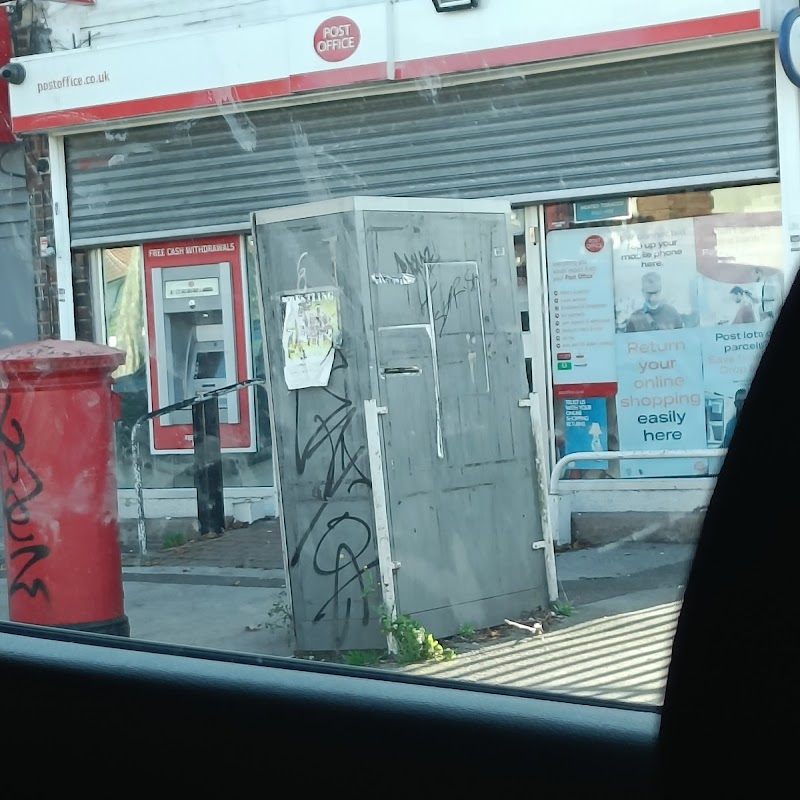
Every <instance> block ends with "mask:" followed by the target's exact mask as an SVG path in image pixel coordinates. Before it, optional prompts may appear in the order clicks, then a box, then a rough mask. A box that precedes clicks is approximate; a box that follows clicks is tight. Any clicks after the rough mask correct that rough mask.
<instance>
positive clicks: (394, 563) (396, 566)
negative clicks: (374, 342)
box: [392, 561, 401, 570]
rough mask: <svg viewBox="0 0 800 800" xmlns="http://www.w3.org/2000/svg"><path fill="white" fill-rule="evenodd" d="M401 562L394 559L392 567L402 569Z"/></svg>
mask: <svg viewBox="0 0 800 800" xmlns="http://www.w3.org/2000/svg"><path fill="white" fill-rule="evenodd" d="M400 566H401V564H400V562H399V561H392V569H394V570H397V569H400Z"/></svg>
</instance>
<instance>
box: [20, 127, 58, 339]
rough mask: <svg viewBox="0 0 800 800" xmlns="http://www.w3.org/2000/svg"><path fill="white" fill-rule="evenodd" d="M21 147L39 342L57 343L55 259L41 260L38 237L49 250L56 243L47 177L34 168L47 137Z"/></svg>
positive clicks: (29, 138)
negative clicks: (27, 198)
mask: <svg viewBox="0 0 800 800" xmlns="http://www.w3.org/2000/svg"><path fill="white" fill-rule="evenodd" d="M23 145H24V148H25V174H26V177H27V185H28V194H29V198H30V209H31V253H32V255H33V277H34V286H35V289H36V311H37V320H38V328H39V338H40V339H57V338H58V336H59V328H58V284H57V281H56V265H55V257H54V256H52V255H50V256H42V255H41V254H40V249H39V239H40V237H43V236H46V237H47V241H48V244H49V245H50V246H51V247H52V246H53V243H54V241H55V240H54V231H53V194H52V190H51V187H50V176H49V175H41V174H40V173H39V170H38V169H37V167H36V165H37V163H38V162H39V160H40V159H43V158H48V157H49V152H48V146H47V137H46V136H43V135H39V134H37V135H33V136H24V137H23Z"/></svg>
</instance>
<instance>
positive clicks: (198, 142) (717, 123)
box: [67, 43, 778, 245]
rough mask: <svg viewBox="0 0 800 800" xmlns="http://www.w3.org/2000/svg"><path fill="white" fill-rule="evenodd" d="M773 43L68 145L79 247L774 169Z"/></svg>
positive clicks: (135, 131) (87, 138) (94, 137)
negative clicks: (283, 211)
mask: <svg viewBox="0 0 800 800" xmlns="http://www.w3.org/2000/svg"><path fill="white" fill-rule="evenodd" d="M777 150H778V148H777V125H776V120H775V80H774V65H773V49H772V45H771V44H769V43H765V44H755V45H747V46H736V47H722V48H716V49H711V50H705V51H701V52H695V53H688V54H680V55H672V56H663V57H659V58H648V59H637V60H631V61H625V62H622V63H617V64H607V65H600V66H594V67H591V68H580V69H573V70H569V71H565V72H553V73H544V74H538V75H530V76H519V77H511V78H504V79H502V80H496V81H483V82H478V83H472V84H468V85H460V86H451V87H445V88H439V89H434V88H431V89H430V90H424V91H415V92H402V93H394V94H388V95H383V96H370V97H365V98H360V99H349V100H339V101H336V102H323V103H315V104H309V105H300V106H293V107H289V108H281V109H271V110H266V111H258V112H252V113H247V114H244V113H228V114H224V115H222V116H216V117H209V118H202V119H196V120H191V121H182V122H177V123H169V124H160V125H152V126H147V127H138V128H130V129H127V130H117V131H102V132H95V133H88V134H80V135H76V136H72V137H69V138H68V139H67V160H68V169H69V178H68V180H69V196H70V214H71V231H72V237H73V241H74V242H75V243H76V244H81V245H86V244H90V243H92V242H93V241H98V240H108V239H109V237H118V238H119V239H121V240H122V239H135V238H137V237H139V238H141V237H142V236H147V235H151V234H153V233H158V232H160V231H174V230H178V229H195V228H204V227H210V226H220V225H230V226H231V227H232V228H235V227H241V226H243V225H245V224H246V223H247V219H248V214H249V212H250V211H253V210H257V209H263V208H269V207H273V206H281V205H289V204H294V203H301V202H307V201H311V200H320V199H324V198H330V197H337V196H342V195H349V194H382V195H419V196H425V195H435V196H442V197H447V196H457V197H487V196H498V195H500V196H504V195H513V194H522V193H527V192H541V191H557V190H569V189H576V188H589V189H590V188H591V187H593V186H608V185H613V184H617V183H630V182H637V181H652V180H658V179H679V178H685V177H692V176H700V175H712V174H718V173H728V172H732V173H736V172H750V171H753V170H764V169H769V170H774V171H775V173H776V174H777V164H778V152H777Z"/></svg>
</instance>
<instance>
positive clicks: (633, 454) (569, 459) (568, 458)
mask: <svg viewBox="0 0 800 800" xmlns="http://www.w3.org/2000/svg"><path fill="white" fill-rule="evenodd" d="M727 452H728V451H727V449H726V448H716V449H704V450H700V449H698V450H601V451H600V452H594V451H588V452H583V453H569V454H568V455H565V456H564V457H563V458H560V459H559V460H558V461H557V462H556V463H555V465H554V466H553V471H552V472H551V473H550V485H549V486H548V506H551V504H552V502H553V501H555V500H557V499H559V498H563V497H565V496H566V495H570V494H574V493H575V491H577V490H578V489H579V488H580V483H577V482H576V483H572V484H571V485H568V486H562V480H563V476H564V472H565V470H566V468H567V467H568V466H569V465H570V464H574V463H575V462H576V461H623V460H624V459H631V458H637V459H638V458H645V459H658V458H695V459H706V458H725V455H726V454H727ZM551 512H552V507H549V508H548V509H547V514H546V515H545V519H546V523H545V524H546V526H547V527H548V528H549V529H550V530H549V531H548V536H549V538H551V539H552V540H553V541H554V542H555V541H558V542H561V541H562V539H561V536H560V531H559V530H558V526H559V520H558V519H556V520H555V522H553V514H552V513H551ZM556 516H557V517H558V515H556Z"/></svg>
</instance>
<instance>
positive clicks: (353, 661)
mask: <svg viewBox="0 0 800 800" xmlns="http://www.w3.org/2000/svg"><path fill="white" fill-rule="evenodd" d="M380 658H381V651H380V650H347V651H346V652H344V653H342V663H343V664H347V665H348V666H351V667H369V666H372V665H373V664H377V663H378V661H380Z"/></svg>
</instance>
